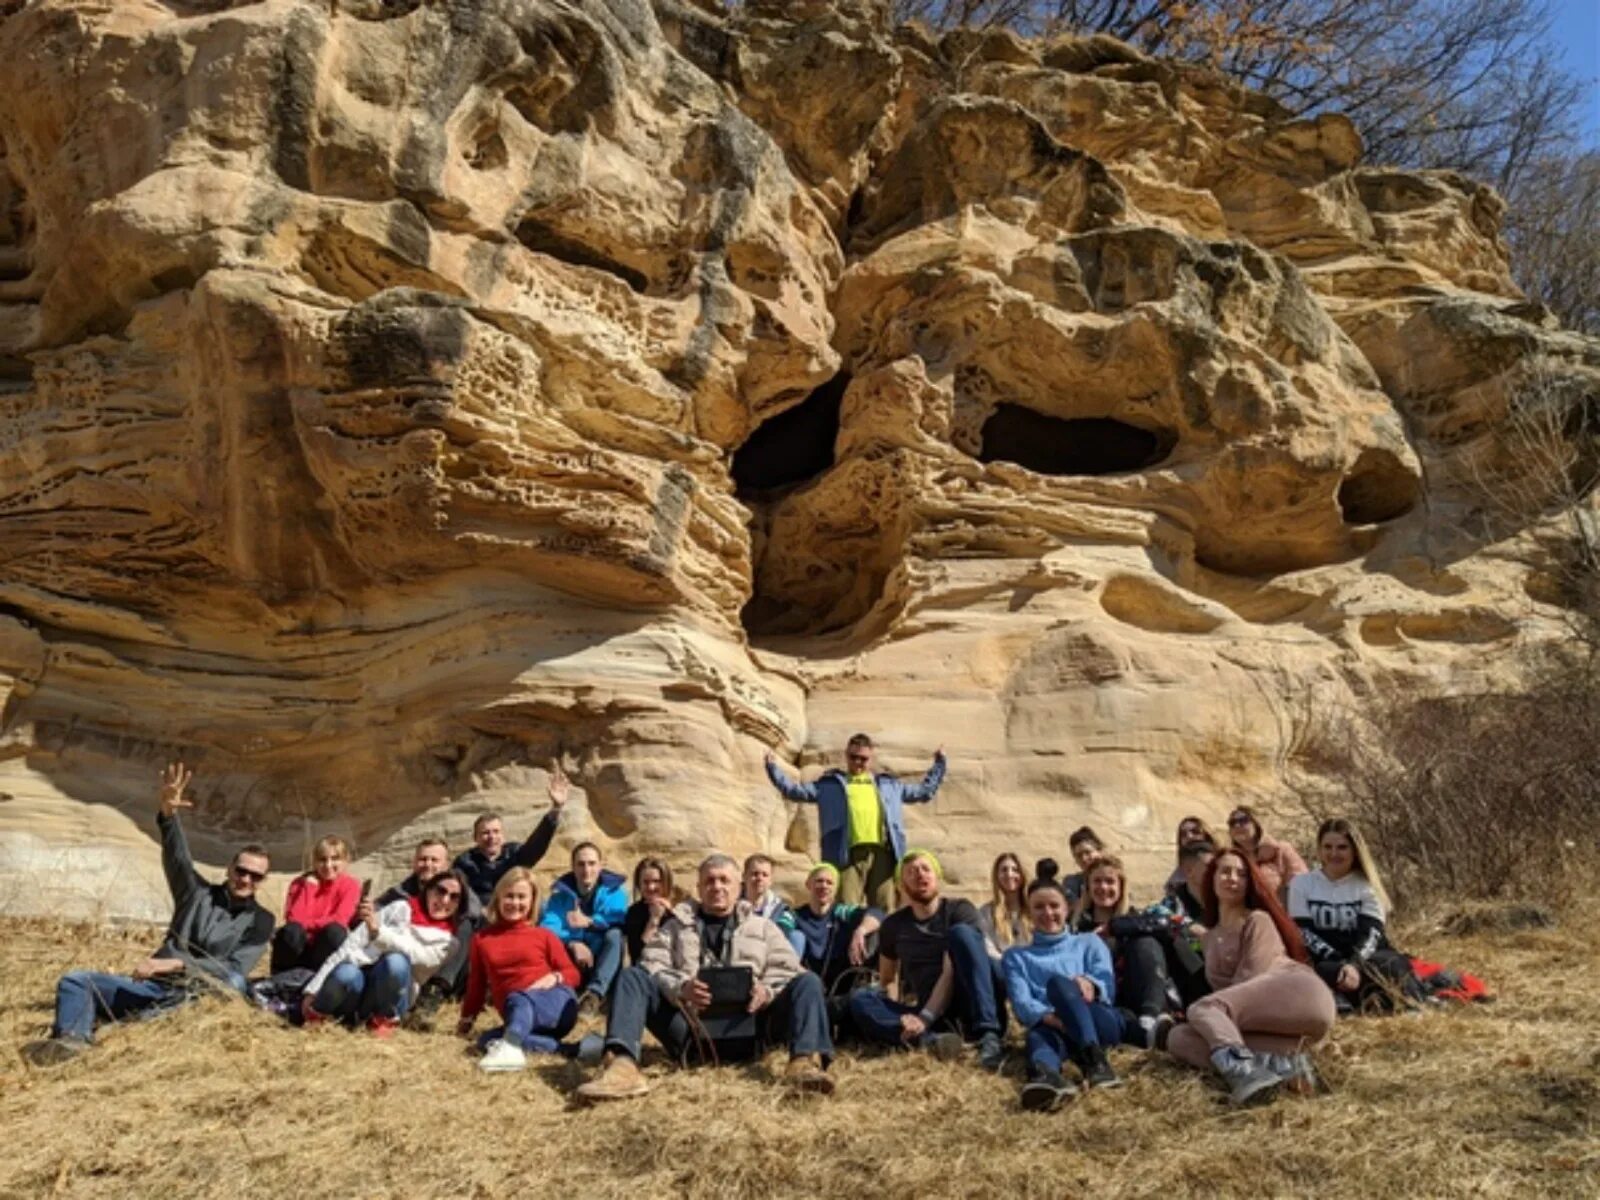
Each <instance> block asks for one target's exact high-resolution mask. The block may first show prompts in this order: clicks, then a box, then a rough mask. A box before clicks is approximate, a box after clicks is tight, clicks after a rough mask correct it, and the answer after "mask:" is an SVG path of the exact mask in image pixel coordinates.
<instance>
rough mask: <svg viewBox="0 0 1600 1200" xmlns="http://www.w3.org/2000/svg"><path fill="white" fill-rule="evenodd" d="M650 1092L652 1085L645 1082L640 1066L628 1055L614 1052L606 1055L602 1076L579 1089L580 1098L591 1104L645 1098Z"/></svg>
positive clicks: (596, 1077)
mask: <svg viewBox="0 0 1600 1200" xmlns="http://www.w3.org/2000/svg"><path fill="white" fill-rule="evenodd" d="M649 1090H650V1085H649V1084H647V1083H646V1082H645V1081H644V1072H643V1071H641V1070H639V1064H638V1063H636V1062H634V1061H633V1059H631V1058H629V1057H628V1056H627V1055H626V1054H617V1053H615V1052H612V1053H610V1054H608V1055H606V1060H605V1064H604V1065H603V1066H602V1067H601V1068H600V1074H598V1075H596V1076H595V1077H594V1078H593V1079H591V1080H590V1081H589V1082H588V1083H586V1084H583V1085H582V1086H581V1087H579V1088H578V1097H579V1098H580V1099H582V1100H588V1101H591V1102H593V1101H600V1100H627V1099H631V1098H632V1097H634V1096H643V1095H644V1094H645V1093H646V1092H648V1091H649Z"/></svg>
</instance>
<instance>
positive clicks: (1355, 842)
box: [1317, 817, 1392, 921]
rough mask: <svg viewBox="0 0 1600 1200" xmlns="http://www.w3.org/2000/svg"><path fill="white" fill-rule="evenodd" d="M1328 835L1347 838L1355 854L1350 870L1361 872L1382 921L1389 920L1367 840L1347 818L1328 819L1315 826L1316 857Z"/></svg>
mask: <svg viewBox="0 0 1600 1200" xmlns="http://www.w3.org/2000/svg"><path fill="white" fill-rule="evenodd" d="M1330 833H1337V834H1339V835H1340V836H1341V837H1344V838H1348V839H1349V841H1350V849H1351V850H1352V851H1354V854H1355V860H1356V861H1355V866H1354V867H1353V868H1351V869H1352V870H1355V871H1359V872H1361V876H1362V878H1364V879H1365V880H1366V881H1367V886H1368V887H1370V888H1371V889H1372V894H1373V895H1374V896H1376V897H1377V898H1378V908H1379V909H1380V910H1381V911H1382V913H1383V919H1384V920H1386V921H1387V920H1388V919H1389V909H1390V908H1391V907H1392V905H1390V903H1389V892H1388V889H1387V888H1385V887H1384V886H1383V878H1382V876H1380V875H1379V874H1378V861H1377V859H1375V858H1373V857H1372V851H1371V850H1370V849H1368V848H1367V839H1366V838H1364V837H1362V836H1361V830H1360V829H1359V828H1358V827H1357V826H1356V823H1355V822H1354V821H1352V820H1350V819H1349V818H1348V817H1330V818H1329V819H1328V820H1326V821H1324V822H1323V823H1322V824H1321V825H1318V826H1317V855H1318V857H1321V855H1322V839H1323V838H1324V837H1326V836H1327V835H1328V834H1330Z"/></svg>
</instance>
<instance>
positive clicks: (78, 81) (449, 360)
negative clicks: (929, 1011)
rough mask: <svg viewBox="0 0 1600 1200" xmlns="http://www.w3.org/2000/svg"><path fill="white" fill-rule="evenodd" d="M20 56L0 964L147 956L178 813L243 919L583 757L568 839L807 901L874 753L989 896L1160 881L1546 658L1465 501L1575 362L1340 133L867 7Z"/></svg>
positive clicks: (1473, 249)
mask: <svg viewBox="0 0 1600 1200" xmlns="http://www.w3.org/2000/svg"><path fill="white" fill-rule="evenodd" d="M5 11H6V15H4V16H3V17H0V87H3V89H4V93H5V94H6V95H8V96H11V97H13V98H15V99H14V102H13V103H10V104H8V105H5V106H0V412H3V414H4V420H3V423H0V550H3V553H0V693H3V694H4V696H5V709H4V733H3V737H4V747H5V758H4V761H3V762H0V797H3V798H0V908H5V909H8V910H10V911H29V910H33V909H37V908H50V909H56V910H59V909H61V908H63V907H65V906H67V904H68V900H64V899H63V898H62V891H63V890H65V891H66V892H67V893H70V903H72V904H76V905H78V906H80V907H85V906H86V907H89V908H93V909H97V910H99V911H106V912H111V913H126V914H148V913H154V912H158V911H159V910H160V909H161V907H162V889H161V884H160V879H159V874H158V873H157V872H156V870H155V869H154V866H153V861H154V860H153V848H152V843H151V841H150V838H149V830H148V824H149V821H148V810H149V807H150V804H151V800H152V795H153V782H154V777H155V772H156V769H157V767H158V765H159V764H160V762H161V761H163V760H164V759H166V758H168V757H170V756H179V755H181V756H182V757H184V758H186V759H187V760H189V761H190V762H191V764H192V765H193V766H194V767H195V768H196V770H197V772H198V776H199V780H200V783H199V788H198V792H197V800H198V801H199V807H198V809H197V811H196V813H195V816H194V819H193V821H192V829H193V831H194V836H195V841H196V843H197V846H198V848H199V849H200V850H201V851H202V852H203V853H204V854H206V855H209V856H211V857H212V858H217V857H219V856H220V855H221V854H223V853H224V852H225V849H226V847H227V846H229V845H230V844H232V843H234V842H237V841H238V840H240V839H243V838H246V837H248V838H251V839H256V840H263V841H265V842H267V844H268V845H269V846H270V847H271V848H272V849H273V851H274V852H275V854H276V855H277V857H278V861H279V863H280V865H285V864H294V863H295V862H297V861H298V860H299V858H300V856H301V855H302V853H303V852H304V850H305V848H306V847H307V846H309V844H310V841H311V840H313V835H314V834H316V833H320V832H322V831H324V830H327V829H336V830H340V831H343V832H346V833H348V834H350V835H351V836H353V837H354V839H355V840H356V842H357V844H358V847H359V848H360V850H361V851H362V854H363V861H362V869H363V870H366V871H369V872H380V871H387V870H389V869H391V868H395V867H397V866H398V865H399V864H400V863H401V861H403V859H404V857H405V855H406V853H407V851H408V848H409V844H410V842H411V841H413V840H414V839H415V837H416V836H417V835H418V834H419V833H420V832H423V831H428V832H432V831H434V830H438V829H442V830H444V831H446V832H447V833H448V834H450V835H451V836H452V838H453V840H455V841H457V842H462V841H464V838H465V831H466V829H467V827H468V826H469V824H470V821H471V818H472V815H473V814H474V813H476V812H477V811H479V810H481V809H484V808H495V809H498V810H500V811H502V812H504V813H505V814H506V815H507V817H508V819H509V820H510V822H511V824H512V825H513V826H514V827H515V826H517V825H519V824H522V823H526V822H530V821H531V820H532V817H533V814H535V813H536V812H537V811H538V809H539V808H540V807H542V803H543V801H542V795H543V781H544V776H545V771H546V770H547V768H548V766H549V764H550V763H551V762H553V761H555V760H557V759H559V760H560V761H562V762H563V763H564V764H565V765H566V768H567V770H568V771H569V773H570V774H571V775H572V776H573V778H574V780H575V782H576V783H577V785H578V787H579V796H578V799H577V800H576V801H575V802H574V805H573V808H574V810H575V811H574V812H573V814H572V815H570V816H569V817H568V818H567V819H566V821H565V824H564V834H563V836H564V837H565V838H567V839H568V840H571V839H575V838H577V837H580V836H593V837H596V838H597V839H598V840H600V841H601V842H602V844H603V845H604V846H606V847H607V848H608V850H609V851H610V852H611V853H612V854H613V855H614V856H615V857H616V858H618V859H619V860H622V861H624V862H626V861H628V860H630V859H631V857H632V856H633V855H635V854H637V853H638V852H641V851H643V850H644V849H646V848H648V849H653V850H658V851H665V852H667V853H669V854H671V855H673V856H674V857H675V858H676V859H678V860H679V861H684V862H687V861H692V860H693V859H694V858H695V857H697V856H698V855H699V854H700V853H701V852H702V851H703V850H704V849H705V848H706V847H709V846H712V845H716V846H721V847H724V848H727V849H730V850H736V851H740V852H746V851H750V850H755V849H765V850H767V851H769V852H774V851H778V852H782V855H783V859H784V862H785V863H786V864H787V865H789V866H790V867H793V866H797V865H798V864H799V863H801V862H802V861H804V859H805V857H806V854H807V853H808V852H809V851H810V850H812V849H814V844H815V843H814V824H812V825H809V826H808V825H806V824H805V823H804V822H802V823H799V824H797V823H795V817H796V814H795V813H794V811H793V810H792V809H790V808H786V807H785V806H784V804H783V803H782V802H781V801H779V800H778V799H777V798H776V796H775V795H773V793H772V792H771V790H770V789H769V788H768V786H767V785H766V783H765V781H764V779H763V777H762V774H761V771H760V761H761V756H762V754H763V753H764V752H765V751H766V750H767V749H769V748H771V749H773V750H775V751H776V752H778V753H779V754H780V756H782V757H783V758H785V759H787V760H789V761H790V762H791V763H799V764H800V765H801V766H802V768H803V769H805V770H807V771H814V770H816V769H818V767H819V766H820V764H822V763H824V762H829V761H832V760H834V759H835V758H836V757H837V753H838V748H839V747H840V746H841V745H842V742H843V739H844V738H845V737H846V736H847V735H848V734H849V733H851V732H853V731H854V730H856V729H857V728H864V729H867V730H870V731H872V732H874V733H876V734H878V735H879V736H880V738H881V740H882V743H883V750H882V755H883V758H884V760H885V761H886V763H887V765H889V766H891V767H894V768H897V769H900V770H905V771H913V770H920V769H921V768H922V766H923V763H924V761H925V759H926V757H927V755H928V754H929V753H931V751H932V749H933V748H934V747H935V746H937V745H941V744H942V745H943V746H944V747H945V749H946V752H947V753H948V754H949V756H950V758H951V763H952V770H951V775H950V780H949V783H948V784H947V785H946V787H945V789H944V791H943V792H942V793H941V794H940V797H939V799H938V801H937V803H935V804H934V805H932V806H931V807H929V808H927V809H918V810H916V811H915V812H914V814H913V815H912V819H911V820H912V832H913V837H914V840H916V841H917V842H919V843H922V844H928V845H932V846H935V847H937V848H940V849H942V850H943V851H945V853H946V856H947V859H948V863H949V866H950V869H951V873H952V875H953V876H955V878H956V879H957V880H958V882H960V883H961V884H962V885H964V886H972V887H978V886H981V883H982V880H983V877H984V875H985V873H986V870H987V864H988V861H989V859H990V858H991V857H992V855H993V854H994V853H995V852H996V851H998V850H1000V849H1003V848H1009V847H1013V846H1014V847H1017V848H1019V849H1021V850H1022V851H1023V852H1024V855H1025V857H1030V858H1031V857H1032V856H1034V855H1036V854H1043V853H1056V854H1060V853H1062V852H1063V851H1064V844H1063V843H1064V840H1065V833H1066V831H1067V829H1068V828H1069V827H1071V826H1074V825H1076V824H1079V823H1082V822H1084V821H1088V822H1089V823H1092V824H1094V825H1096V826H1097V827H1101V828H1102V830H1103V832H1104V833H1105V834H1106V835H1107V836H1108V839H1109V840H1111V841H1113V842H1115V843H1117V844H1119V845H1121V846H1123V847H1125V848H1126V849H1127V851H1128V853H1129V857H1130V858H1131V859H1132V861H1133V863H1134V865H1135V867H1136V870H1137V871H1138V873H1139V874H1141V875H1142V876H1143V877H1145V878H1155V877H1156V876H1158V875H1159V874H1161V873H1163V872H1164V870H1165V869H1166V866H1167V863H1168V861H1169V856H1170V844H1169V842H1170V833H1171V829H1172V827H1173V826H1174V824H1175V822H1176V820H1177V819H1178V818H1179V817H1180V816H1182V815H1183V814H1185V813H1186V812H1189V811H1198V812H1200V813H1202V814H1208V815H1215V814H1217V813H1218V812H1219V811H1220V809H1221V808H1223V807H1224V806H1226V805H1228V804H1230V803H1234V802H1237V801H1239V800H1251V801H1257V802H1263V803H1268V804H1270V803H1272V802H1273V801H1275V800H1278V799H1281V798H1282V796H1283V794H1284V792H1285V787H1286V783H1285V781H1286V779H1287V778H1288V777H1289V775H1290V774H1292V772H1293V770H1294V769H1295V768H1296V752H1297V748H1298V747H1299V746H1300V745H1301V744H1302V743H1303V741H1304V740H1305V738H1306V737H1307V736H1308V734H1310V733H1312V732H1314V731H1315V729H1316V728H1317V726H1318V724H1319V723H1320V722H1322V721H1324V720H1325V719H1326V718H1327V716H1328V714H1329V713H1331V712H1334V711H1336V710H1337V709H1338V707H1339V706H1341V705H1348V704H1359V703H1361V702H1362V700H1363V698H1364V697H1368V696H1370V695H1372V694H1374V693H1375V692H1379V691H1382V690H1385V689H1392V688H1395V687H1400V686H1418V685H1420V686H1428V687H1464V686H1478V685H1481V684H1483V683H1485V682H1488V683H1495V684H1503V683H1508V682H1514V681H1515V680H1516V679H1517V678H1518V677H1519V675H1520V674H1521V673H1522V672H1523V671H1525V670H1526V669H1527V668H1528V667H1529V665H1530V664H1532V663H1534V662H1535V661H1536V660H1537V655H1538V653H1539V649H1540V646H1541V644H1543V643H1545V642H1546V641H1548V639H1550V638H1552V637H1556V636H1559V634H1560V631H1561V628H1562V627H1561V623H1560V614H1559V611H1557V610H1556V609H1555V608H1554V607H1552V606H1551V605H1550V604H1549V603H1548V597H1545V598H1543V599H1541V598H1540V596H1541V593H1540V591H1539V589H1538V588H1537V587H1532V586H1530V581H1532V580H1535V579H1536V578H1537V576H1538V567H1539V563H1538V560H1537V554H1536V552H1535V551H1536V547H1535V545H1534V541H1535V539H1534V538H1533V536H1532V533H1533V532H1536V530H1531V528H1530V527H1531V524H1532V522H1531V520H1530V522H1526V523H1524V524H1523V525H1514V526H1513V527H1509V528H1508V527H1506V526H1505V524H1504V522H1501V523H1499V524H1496V522H1494V521H1493V520H1490V519H1488V516H1486V500H1485V497H1484V490H1483V486H1482V483H1483V480H1484V479H1485V478H1486V477H1489V476H1493V477H1496V478H1500V477H1503V476H1504V475H1505V474H1506V473H1507V472H1511V473H1513V474H1514V473H1515V472H1516V471H1517V470H1519V469H1521V468H1520V467H1519V464H1518V463H1517V462H1516V461H1509V462H1508V461H1507V458H1508V442H1507V440H1506V437H1505V422H1506V415H1507V412H1508V409H1509V406H1511V405H1512V404H1513V403H1514V402H1515V399H1516V397H1517V396H1519V395H1521V394H1525V393H1526V391H1527V389H1528V388H1529V387H1530V386H1537V387H1539V388H1543V389H1545V390H1546V391H1548V392H1550V393H1551V394H1555V395H1559V396H1562V397H1566V398H1567V399H1568V401H1571V400H1572V398H1573V397H1577V398H1578V399H1580V400H1581V398H1582V397H1584V396H1589V397H1591V398H1592V397H1593V396H1594V395H1595V393H1596V391H1597V390H1600V346H1597V345H1596V343H1595V342H1594V341H1592V340H1584V339H1581V338H1578V337H1576V336H1574V335H1571V334H1567V333H1564V332H1562V331H1561V330H1559V329H1557V328H1555V327H1554V325H1553V323H1551V322H1550V321H1549V320H1548V319H1546V318H1545V317H1544V316H1543V315H1542V314H1541V313H1540V312H1539V311H1538V310H1537V308H1536V307H1535V306H1532V305H1529V304H1528V303H1526V302H1525V301H1524V299H1523V298H1522V297H1521V296H1520V294H1519V293H1518V292H1517V290H1516V288H1515V287H1514V285H1513V284H1512V282H1511V279H1510V276H1509V274H1508V268H1507V262H1506V255H1505V248H1504V245H1503V243H1502V241H1501V239H1500V235H1499V226H1500V219H1501V215H1502V213H1501V202H1500V201H1499V199H1498V198H1497V197H1496V196H1495V195H1494V194H1493V193H1492V192H1490V191H1489V190H1488V189H1486V188H1483V187H1481V186H1479V185H1477V184H1475V183H1473V182H1472V181H1470V180H1467V179H1464V178H1461V177H1459V176H1455V175H1451V174H1449V173H1443V172H1423V173H1419V172H1399V171H1395V170H1391V169H1387V168H1383V167H1381V166H1369V165H1364V164H1363V163H1362V161H1361V143H1360V139H1359V137H1358V136H1357V134H1356V132H1355V130H1354V129H1353V127H1352V126H1351V125H1350V123H1349V122H1348V121H1346V120H1345V119H1343V118H1342V117H1339V116H1335V115H1329V116H1323V117H1320V118H1317V119H1314V120H1297V119H1294V118H1292V117H1291V116H1290V115H1289V114H1287V113H1286V112H1284V111H1283V110H1281V109H1279V108H1278V107H1277V106H1276V105H1275V104H1273V103H1272V102H1270V101H1268V100H1266V99H1264V98H1263V97H1261V96H1258V95H1254V94H1252V93H1249V92H1247V91H1244V90H1242V89H1240V88H1238V87H1235V86H1232V85H1230V84H1228V83H1226V82H1224V81H1221V80H1219V79H1217V78H1216V77H1214V76H1211V75H1207V74H1205V73H1203V72H1200V71H1197V70H1195V69H1191V68H1186V67H1180V66H1176V65H1174V64H1171V63H1167V62H1161V61H1155V60H1151V59H1148V58H1145V57H1143V56H1141V55H1139V54H1138V53H1136V52H1134V51H1132V50H1130V49H1129V48H1127V47H1126V46H1123V45H1121V44H1120V43H1115V42H1111V41H1108V40H1105V39H1099V38H1095V39H1064V40H1060V41H1057V42H1053V43H1049V44H1032V43H1027V42H1024V41H1021V40H1019V39H1017V38H1014V37H1012V36H1010V35H1007V34H1001V33H990V34H984V35H978V34H972V33H966V32H963V33H956V34H951V35H948V36H945V37H942V38H933V37H931V36H929V35H927V34H926V33H924V32H920V31H918V30H915V29H898V30H896V29H893V28H891V27H890V25H889V23H888V21H887V18H886V16H885V14H884V11H883V9H882V8H881V7H880V6H879V5H877V4H874V3H864V2H856V3H826V4H824V3H804V4H794V3H785V4H779V3H775V2H757V3H746V4H743V5H740V6H737V7H736V8H733V9H730V10H727V11H723V10H722V9H720V7H718V6H715V5H711V4H690V3H677V2H673V0H658V3H656V4H654V5H651V4H647V3H643V2H642V0H569V2H561V3H556V2H549V3H538V2H534V0H473V2H471V3H468V2H466V0H400V2H395V0H336V2H335V3H331V4H328V3H319V4H310V3H299V2H291V0H266V2H263V3H231V4H230V3H227V2H225V0H212V2H210V3H200V2H195V3H177V2H169V3H158V2H156V0H134V2H129V3H123V4H117V5H104V4H98V3H90V2H88V0H36V2H34V3H30V4H26V5H21V6H15V5H13V6H8V7H7V9H6V10H5ZM1512 457H1513V459H1514V456H1512ZM1491 507H1492V506H1491ZM1491 515H1492V514H1491ZM807 828H809V829H810V830H811V837H810V846H808V845H807V844H806V843H807V837H806V829H807Z"/></svg>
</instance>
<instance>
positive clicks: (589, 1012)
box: [578, 988, 606, 1021]
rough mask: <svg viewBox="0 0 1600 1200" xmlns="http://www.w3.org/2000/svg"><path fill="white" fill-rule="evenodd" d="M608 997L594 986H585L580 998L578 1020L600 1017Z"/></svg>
mask: <svg viewBox="0 0 1600 1200" xmlns="http://www.w3.org/2000/svg"><path fill="white" fill-rule="evenodd" d="M605 1002H606V998H605V997H604V996H602V995H601V994H600V993H599V992H597V991H595V990H594V989H593V988H585V989H584V993H583V995H582V996H581V997H579V999H578V1020H580V1021H581V1020H583V1018H585V1017H598V1016H599V1015H600V1010H601V1008H603V1007H604V1006H605Z"/></svg>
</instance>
